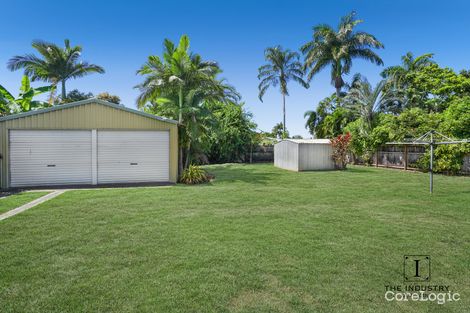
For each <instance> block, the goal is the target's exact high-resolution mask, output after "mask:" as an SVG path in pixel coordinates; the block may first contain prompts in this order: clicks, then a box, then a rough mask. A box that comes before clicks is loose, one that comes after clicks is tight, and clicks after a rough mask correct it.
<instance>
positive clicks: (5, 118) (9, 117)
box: [0, 98, 178, 124]
mask: <svg viewBox="0 0 470 313" xmlns="http://www.w3.org/2000/svg"><path fill="white" fill-rule="evenodd" d="M91 103H97V104H102V105H106V106H109V107H112V108H115V109H118V110H123V111H127V112H130V113H134V114H137V115H142V116H145V117H149V118H153V119H155V120H159V121H162V122H167V123H172V124H178V122H177V121H175V120H172V119H168V118H164V117H160V116H156V115H153V114H150V113H145V112H142V111H138V110H134V109H130V108H127V107H125V106H122V105H118V104H115V103H111V102H108V101H104V100H100V99H95V98H92V99H86V100H82V101H76V102H71V103H67V104H61V105H55V106H52V107H50V108H45V109H39V110H34V111H29V112H23V113H18V114H12V115H7V116H3V117H0V122H3V121H8V120H14V119H17V118H22V117H26V116H31V115H36V114H42V113H47V112H52V111H57V110H63V109H68V108H72V107H76V106H79V105H85V104H91Z"/></svg>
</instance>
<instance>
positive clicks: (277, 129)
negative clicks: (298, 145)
mask: <svg viewBox="0 0 470 313" xmlns="http://www.w3.org/2000/svg"><path fill="white" fill-rule="evenodd" d="M271 136H273V137H274V138H278V139H283V138H289V132H288V131H287V130H285V129H284V125H283V124H282V123H277V124H276V125H274V127H273V129H272V130H271Z"/></svg>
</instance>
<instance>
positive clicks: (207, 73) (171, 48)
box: [137, 35, 239, 175]
mask: <svg viewBox="0 0 470 313" xmlns="http://www.w3.org/2000/svg"><path fill="white" fill-rule="evenodd" d="M220 72H221V70H220V68H219V66H218V64H217V63H216V62H213V61H203V60H202V58H201V56H200V55H198V54H193V53H191V52H190V50H189V38H188V37H187V36H186V35H183V36H181V38H180V41H179V44H178V46H175V44H174V43H173V42H171V41H170V40H168V39H165V41H164V53H163V58H160V57H159V56H155V55H152V56H149V57H148V60H147V62H146V63H145V64H144V65H143V66H142V67H141V68H140V69H139V70H138V71H137V74H139V75H142V76H144V82H143V83H141V84H139V85H138V86H137V88H139V90H140V95H139V97H138V99H137V105H138V107H139V108H141V109H143V110H145V111H147V112H151V113H155V114H160V115H163V116H166V117H169V118H173V119H177V120H178V124H179V133H180V136H179V138H180V140H179V150H180V151H179V160H178V168H179V173H180V175H181V173H182V172H183V169H184V167H185V166H186V167H187V166H188V165H189V163H190V161H191V151H194V150H195V149H197V148H198V145H199V144H200V143H201V141H202V140H203V139H204V138H203V137H205V135H204V134H205V133H206V132H207V124H206V123H203V122H202V120H208V117H209V113H210V112H208V111H207V109H206V107H205V106H204V103H206V102H210V101H221V102H225V101H229V100H230V101H235V102H236V101H238V99H239V95H238V93H237V92H236V91H235V89H234V88H233V87H232V86H230V85H228V84H227V83H226V82H225V81H224V80H220V79H217V78H216V76H217V75H218V74H219V73H220ZM184 155H185V156H186V162H183V160H184Z"/></svg>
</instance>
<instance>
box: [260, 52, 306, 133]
mask: <svg viewBox="0 0 470 313" xmlns="http://www.w3.org/2000/svg"><path fill="white" fill-rule="evenodd" d="M264 58H265V60H266V61H267V62H268V64H265V65H263V66H261V67H260V68H259V69H258V79H259V80H260V83H259V86H258V89H259V99H260V100H261V101H263V96H264V94H265V93H266V91H267V90H268V88H269V87H277V86H279V90H280V92H281V94H282V126H283V132H284V134H283V137H286V131H287V130H286V128H287V127H286V96H288V95H289V90H288V88H287V83H288V82H289V81H290V80H293V81H295V82H297V83H299V84H300V85H301V86H302V87H304V88H308V87H309V84H308V83H307V82H305V81H304V79H303V76H304V71H303V69H302V64H301V63H300V61H299V54H298V53H297V52H293V51H290V50H289V49H283V48H282V47H281V46H276V47H271V48H267V49H266V50H265V52H264Z"/></svg>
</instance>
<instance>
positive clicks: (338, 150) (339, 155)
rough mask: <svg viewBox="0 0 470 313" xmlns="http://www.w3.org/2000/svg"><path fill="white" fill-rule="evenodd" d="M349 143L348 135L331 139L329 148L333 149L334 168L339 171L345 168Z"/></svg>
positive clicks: (349, 137) (349, 135)
mask: <svg viewBox="0 0 470 313" xmlns="http://www.w3.org/2000/svg"><path fill="white" fill-rule="evenodd" d="M350 142H351V134H350V133H347V134H346V135H339V136H338V137H336V138H333V139H331V146H332V147H333V161H335V167H336V168H337V169H339V170H343V169H345V168H346V163H347V162H348V151H349V144H350Z"/></svg>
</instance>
